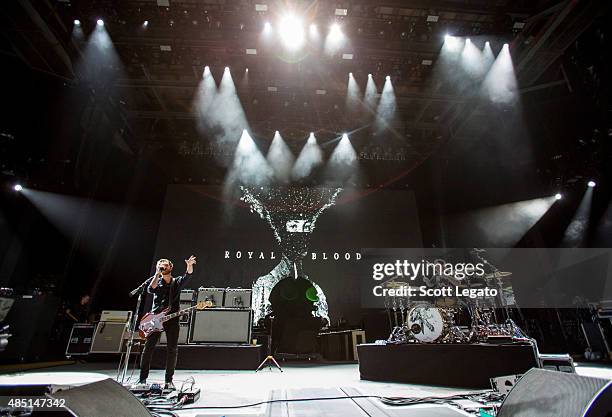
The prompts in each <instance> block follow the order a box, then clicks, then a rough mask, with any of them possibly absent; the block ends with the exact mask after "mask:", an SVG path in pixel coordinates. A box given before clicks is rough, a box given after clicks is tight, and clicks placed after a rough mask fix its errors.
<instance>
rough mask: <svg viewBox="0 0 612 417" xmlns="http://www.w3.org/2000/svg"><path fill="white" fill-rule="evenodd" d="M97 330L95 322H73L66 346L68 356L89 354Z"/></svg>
mask: <svg viewBox="0 0 612 417" xmlns="http://www.w3.org/2000/svg"><path fill="white" fill-rule="evenodd" d="M95 330H96V326H94V325H93V324H85V323H75V324H73V325H72V331H71V332H70V339H68V346H66V356H79V355H88V354H89V349H91V342H92V340H93V336H94V332H95Z"/></svg>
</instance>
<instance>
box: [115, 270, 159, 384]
mask: <svg viewBox="0 0 612 417" xmlns="http://www.w3.org/2000/svg"><path fill="white" fill-rule="evenodd" d="M154 278H155V276H154V277H152V278H147V279H145V280H144V281H143V282H142V284H140V285H139V286H138V287H136V288H134V289H133V290H132V291H131V292H130V297H133V296H135V295H136V294H138V299H137V300H136V310H135V311H134V314H132V321H131V323H130V326H129V328H128V330H129V331H130V338H129V339H128V341H127V345H126V349H125V353H122V354H121V358H120V359H119V370H118V371H117V382H119V383H120V384H122V385H123V384H124V383H125V382H126V381H125V378H126V376H127V374H128V368H129V366H130V355H131V354H132V346H133V345H134V336H135V335H136V327H137V324H138V313H139V312H140V304H142V294H143V293H144V291H145V289H146V288H147V287H148V286H149V284H150V282H151V281H152V280H153V279H154ZM122 365H123V366H122Z"/></svg>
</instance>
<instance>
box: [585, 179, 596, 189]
mask: <svg viewBox="0 0 612 417" xmlns="http://www.w3.org/2000/svg"><path fill="white" fill-rule="evenodd" d="M587 185H588V186H589V187H590V188H593V187H595V186H596V185H597V184H596V183H595V181H593V180H591V181H589V182H588V183H587Z"/></svg>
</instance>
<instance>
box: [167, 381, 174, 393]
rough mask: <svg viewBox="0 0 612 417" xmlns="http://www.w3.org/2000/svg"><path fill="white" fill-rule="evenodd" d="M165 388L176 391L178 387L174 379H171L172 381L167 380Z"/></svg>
mask: <svg viewBox="0 0 612 417" xmlns="http://www.w3.org/2000/svg"><path fill="white" fill-rule="evenodd" d="M164 389H166V390H170V391H174V390H176V387H175V386H174V384H173V383H172V381H170V382H166V385H164Z"/></svg>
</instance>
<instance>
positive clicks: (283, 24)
mask: <svg viewBox="0 0 612 417" xmlns="http://www.w3.org/2000/svg"><path fill="white" fill-rule="evenodd" d="M278 29H279V33H280V37H281V40H282V42H283V44H284V45H285V46H286V47H287V48H289V49H298V48H299V47H300V46H302V44H303V43H304V26H303V23H302V21H301V20H300V19H299V18H297V17H296V16H294V15H286V16H284V17H283V18H282V19H281V21H280V25H279V28H278Z"/></svg>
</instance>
